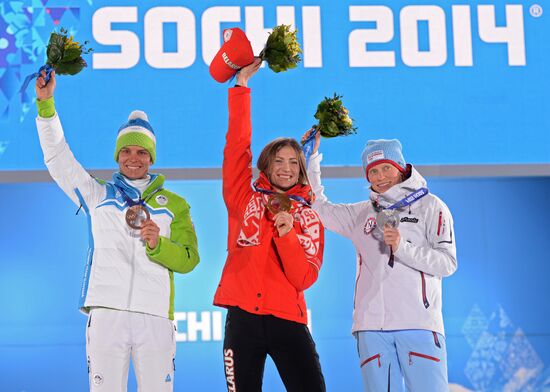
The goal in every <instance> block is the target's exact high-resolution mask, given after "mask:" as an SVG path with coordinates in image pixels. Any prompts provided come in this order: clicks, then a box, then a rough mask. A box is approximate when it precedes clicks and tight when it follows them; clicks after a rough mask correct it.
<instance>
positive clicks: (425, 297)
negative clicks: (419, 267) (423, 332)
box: [420, 271, 430, 309]
mask: <svg viewBox="0 0 550 392" xmlns="http://www.w3.org/2000/svg"><path fill="white" fill-rule="evenodd" d="M420 280H421V285H422V303H423V304H424V307H425V308H426V309H428V308H429V307H430V303H429V302H428V294H427V290H426V277H425V276H424V272H422V271H420Z"/></svg>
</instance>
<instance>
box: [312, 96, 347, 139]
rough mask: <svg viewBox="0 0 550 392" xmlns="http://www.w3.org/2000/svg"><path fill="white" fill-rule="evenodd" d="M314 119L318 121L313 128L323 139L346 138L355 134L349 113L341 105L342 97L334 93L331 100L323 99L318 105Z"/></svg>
mask: <svg viewBox="0 0 550 392" xmlns="http://www.w3.org/2000/svg"><path fill="white" fill-rule="evenodd" d="M315 118H316V119H317V120H319V123H318V124H317V125H314V126H313V128H315V129H317V130H319V132H321V136H323V137H336V136H347V135H351V134H352V133H356V132H357V128H356V127H354V126H353V120H352V119H351V118H350V116H349V111H348V109H346V108H345V107H344V104H343V103H342V96H341V95H337V94H336V93H334V96H333V97H332V98H328V97H325V99H323V101H321V103H320V104H319V105H317V112H316V113H315Z"/></svg>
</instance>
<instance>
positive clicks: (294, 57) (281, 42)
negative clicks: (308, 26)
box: [259, 25, 302, 72]
mask: <svg viewBox="0 0 550 392" xmlns="http://www.w3.org/2000/svg"><path fill="white" fill-rule="evenodd" d="M301 53H302V49H301V48H300V44H299V43H298V41H297V39H296V30H294V31H291V30H290V26H289V25H279V26H277V27H275V28H274V29H273V31H272V32H271V34H270V35H269V37H268V38H267V43H266V44H265V48H264V49H263V50H262V51H261V52H260V56H259V57H260V58H261V59H262V61H263V60H265V61H267V64H268V66H269V68H271V70H273V71H274V72H284V71H287V70H289V69H291V68H296V66H297V65H298V63H299V62H300V61H301V60H302V59H301V58H300V54H301Z"/></svg>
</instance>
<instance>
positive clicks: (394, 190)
mask: <svg viewBox="0 0 550 392" xmlns="http://www.w3.org/2000/svg"><path fill="white" fill-rule="evenodd" d="M407 172H409V173H410V175H409V177H408V178H407V179H406V180H405V181H403V182H400V183H399V184H395V185H394V186H392V187H391V188H390V189H388V190H387V191H386V192H384V193H377V192H375V191H373V190H372V188H371V194H370V199H371V201H373V202H376V203H378V204H379V205H380V206H382V207H383V208H387V207H389V206H391V205H392V204H395V203H397V202H398V201H399V200H401V199H403V198H404V197H405V196H407V195H409V194H411V193H413V192H414V191H416V190H418V189H420V188H427V183H426V180H425V179H424V177H422V175H421V174H420V173H419V172H418V171H417V170H416V169H415V168H414V167H413V166H412V165H411V164H407Z"/></svg>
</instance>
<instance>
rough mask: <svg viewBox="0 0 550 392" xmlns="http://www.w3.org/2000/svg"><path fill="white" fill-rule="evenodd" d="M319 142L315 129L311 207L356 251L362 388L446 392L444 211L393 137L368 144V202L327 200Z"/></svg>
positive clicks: (447, 231) (448, 253)
mask: <svg viewBox="0 0 550 392" xmlns="http://www.w3.org/2000/svg"><path fill="white" fill-rule="evenodd" d="M307 136H309V132H307V133H306V134H305V135H304V138H307ZM319 143H320V139H319V134H317V140H316V146H315V148H314V153H313V155H312V156H311V158H310V161H309V166H308V177H309V180H310V183H311V186H312V189H313V191H314V192H315V195H316V200H315V203H314V204H313V209H314V210H316V211H317V212H318V213H319V215H320V216H321V221H322V222H323V225H324V226H325V227H326V228H327V229H329V230H332V231H334V232H336V233H338V234H341V235H343V236H345V237H347V238H349V239H351V240H352V241H353V244H354V246H355V249H356V254H357V259H356V264H357V274H356V280H355V301H354V310H353V328H352V332H353V334H354V336H355V337H356V339H357V345H358V351H359V357H360V360H359V365H360V367H361V372H362V376H363V382H364V386H365V390H366V391H369V392H382V391H383V392H386V391H390V390H391V391H392V392H393V391H397V392H399V391H405V390H406V391H409V392H443V391H447V390H448V385H447V353H446V348H445V338H444V329H443V316H442V313H441V306H442V298H441V281H442V278H444V277H446V276H449V275H451V274H453V273H454V272H455V270H456V268H457V261H456V246H455V238H454V232H453V219H452V216H451V213H450V212H449V209H448V208H447V206H446V205H445V203H443V202H442V201H441V200H440V199H439V198H438V197H437V196H435V195H433V194H431V193H429V190H428V188H427V184H426V180H425V179H424V178H423V177H422V176H421V175H420V174H419V173H418V172H417V171H416V170H415V169H414V168H413V167H412V165H410V164H406V163H405V159H404V158H403V154H402V151H401V143H400V142H399V141H398V140H371V141H369V142H368V143H367V146H366V148H365V150H364V152H363V156H362V159H363V169H364V173H365V176H366V178H367V181H369V182H370V185H371V187H370V188H371V194H370V199H369V200H366V201H362V202H358V203H353V204H333V203H331V202H330V201H329V200H328V198H327V196H326V195H325V193H324V188H323V186H322V185H321V169H320V162H321V159H322V155H321V154H319V153H318V152H317V150H318V147H319ZM405 388H406V389H405Z"/></svg>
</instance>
